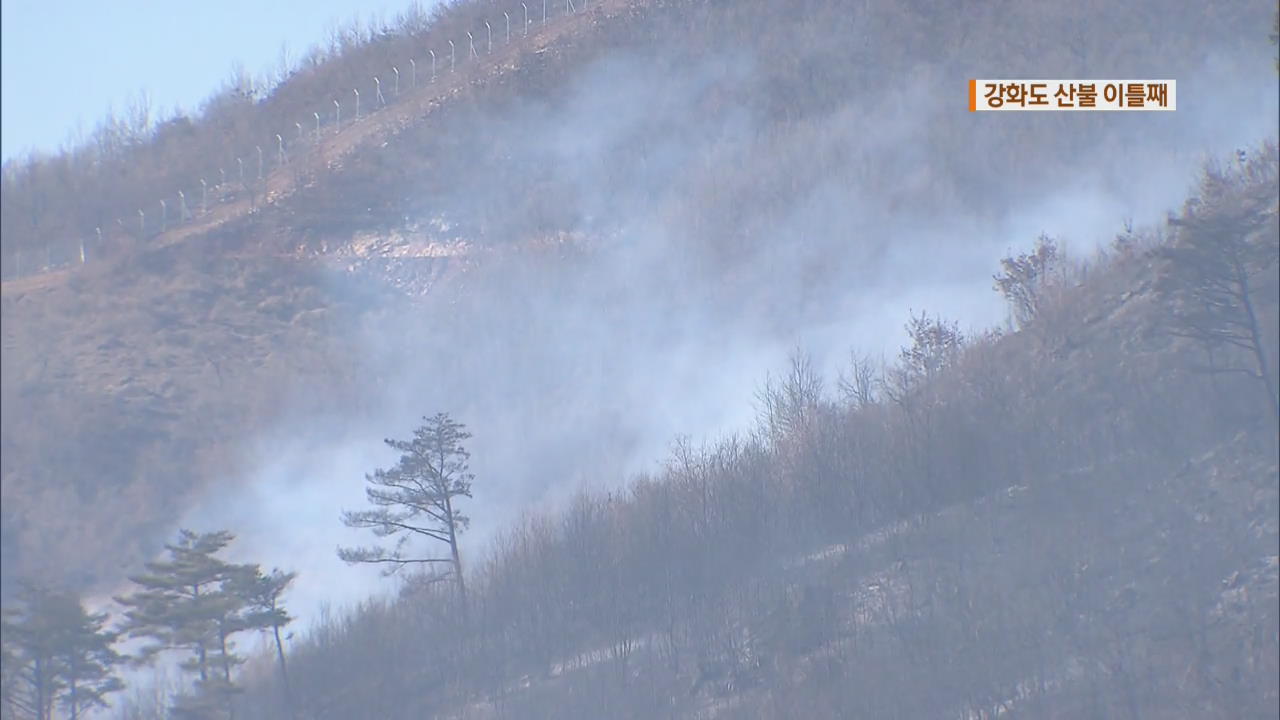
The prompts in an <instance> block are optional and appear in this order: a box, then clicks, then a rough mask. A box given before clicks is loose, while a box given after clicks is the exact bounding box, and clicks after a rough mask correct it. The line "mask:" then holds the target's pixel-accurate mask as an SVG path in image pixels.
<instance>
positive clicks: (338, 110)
mask: <svg viewBox="0 0 1280 720" xmlns="http://www.w3.org/2000/svg"><path fill="white" fill-rule="evenodd" d="M333 124H334V125H336V126H337V129H335V130H334V131H333V134H335V135H337V134H338V133H340V132H342V103H340V102H338V101H337V100H334V101H333Z"/></svg>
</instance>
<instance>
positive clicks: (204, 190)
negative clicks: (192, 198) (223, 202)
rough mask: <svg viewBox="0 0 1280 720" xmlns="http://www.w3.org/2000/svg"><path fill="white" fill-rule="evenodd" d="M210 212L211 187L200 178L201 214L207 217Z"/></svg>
mask: <svg viewBox="0 0 1280 720" xmlns="http://www.w3.org/2000/svg"><path fill="white" fill-rule="evenodd" d="M208 212H209V185H208V184H207V183H205V181H204V178H200V214H201V215H206V214H208Z"/></svg>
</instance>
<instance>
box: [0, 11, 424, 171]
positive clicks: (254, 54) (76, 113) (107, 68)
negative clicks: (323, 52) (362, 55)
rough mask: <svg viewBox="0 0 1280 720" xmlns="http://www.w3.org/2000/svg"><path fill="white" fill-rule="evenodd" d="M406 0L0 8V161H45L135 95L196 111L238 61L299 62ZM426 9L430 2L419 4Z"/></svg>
mask: <svg viewBox="0 0 1280 720" xmlns="http://www.w3.org/2000/svg"><path fill="white" fill-rule="evenodd" d="M408 4H409V0H390V1H381V0H364V1H360V0H307V1H306V2H301V1H300V0H272V1H271V2H252V1H250V0H216V1H215V2H184V3H174V2H144V1H143V0H112V1H111V2H101V0H97V1H94V2H91V1H89V0H64V1H63V2H57V1H56V0H55V1H53V2H48V1H40V0H34V1H33V0H4V2H2V3H0V135H2V137H0V155H2V156H3V158H4V159H5V160H8V159H10V158H12V157H14V156H16V155H20V154H23V153H25V152H26V151H29V150H38V151H46V152H51V151H54V150H56V149H57V148H58V147H59V146H61V145H62V144H63V143H64V142H66V141H68V140H69V139H70V138H71V137H72V135H73V133H74V132H75V131H76V128H77V126H79V127H81V128H83V131H84V133H85V135H88V133H90V132H91V131H92V130H93V128H94V127H95V126H96V125H97V124H98V121H99V120H100V119H101V118H102V117H103V116H104V115H105V114H106V111H107V109H108V107H114V108H115V110H116V111H117V112H119V111H121V110H123V109H124V108H125V107H126V106H127V105H128V102H129V100H130V99H131V98H133V97H136V96H137V95H138V93H139V92H140V91H146V92H147V93H149V94H150V96H151V102H152V107H154V108H157V109H159V110H160V111H161V112H162V113H164V114H165V115H168V114H169V113H170V112H171V111H172V110H173V108H175V107H181V108H183V109H184V110H190V111H194V110H196V109H197V108H198V106H199V104H200V102H201V101H202V100H204V99H205V98H206V97H208V96H209V94H210V93H212V92H213V91H214V90H215V89H217V88H218V87H219V86H220V85H221V83H222V82H223V80H224V79H226V78H227V77H229V76H230V74H231V69H232V67H233V65H234V64H235V63H236V62H240V63H242V64H243V65H244V67H245V69H247V70H248V71H250V72H251V73H254V74H255V75H257V74H259V73H262V72H265V71H267V70H269V69H272V68H273V67H274V66H275V65H276V64H277V62H278V60H279V57H280V52H281V47H282V46H284V47H287V48H288V50H289V52H290V53H291V55H292V57H293V58H294V59H296V58H298V57H300V56H301V55H303V54H304V53H305V51H306V50H307V49H308V48H310V47H311V46H312V45H314V44H316V43H317V42H319V41H320V40H321V39H322V38H324V37H325V36H326V35H327V31H328V29H329V28H330V27H332V26H333V25H335V24H338V23H342V24H345V23H346V21H348V20H351V19H352V18H354V17H359V18H360V19H361V20H368V19H369V18H370V17H371V16H378V17H387V18H391V17H392V16H394V15H395V14H396V13H398V12H400V11H401V10H403V9H404V8H406V7H407V6H408ZM421 4H422V5H423V7H426V8H430V7H431V6H432V5H434V4H435V2H434V0H424V1H423V2H422V3H421Z"/></svg>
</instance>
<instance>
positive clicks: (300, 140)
mask: <svg viewBox="0 0 1280 720" xmlns="http://www.w3.org/2000/svg"><path fill="white" fill-rule="evenodd" d="M293 126H294V127H296V128H298V142H299V143H301V142H302V123H300V122H296V123H294V124H293Z"/></svg>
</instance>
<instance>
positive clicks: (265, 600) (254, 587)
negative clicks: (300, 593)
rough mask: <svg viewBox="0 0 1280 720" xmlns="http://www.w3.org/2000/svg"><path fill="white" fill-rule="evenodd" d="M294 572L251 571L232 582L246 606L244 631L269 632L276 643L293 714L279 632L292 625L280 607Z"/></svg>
mask: <svg viewBox="0 0 1280 720" xmlns="http://www.w3.org/2000/svg"><path fill="white" fill-rule="evenodd" d="M297 576H298V574H297V573H294V572H282V571H281V570H279V569H278V568H277V569H272V571H271V574H270V575H267V574H264V573H263V572H262V570H261V569H259V568H257V567H254V568H253V571H252V572H251V573H243V574H241V575H240V576H239V577H238V578H237V579H236V581H235V588H234V592H235V593H236V594H237V595H238V596H239V597H241V598H242V599H243V600H244V601H245V603H246V608H245V614H244V616H243V617H244V624H245V626H246V628H247V629H253V630H270V631H271V634H272V637H273V638H274V640H275V646H276V660H277V662H278V663H279V666H280V680H281V683H282V684H283V686H284V695H285V698H284V699H285V703H286V705H287V706H288V707H289V709H290V712H293V707H294V703H293V688H292V686H291V685H290V683H289V667H288V664H287V663H286V662H285V656H284V643H283V642H282V641H281V639H280V629H281V628H283V627H284V626H286V625H288V624H289V623H291V622H293V616H291V615H290V614H289V612H288V611H287V610H285V608H284V606H283V605H282V604H281V597H282V596H283V595H284V593H285V591H286V590H288V589H289V586H290V585H291V584H292V583H293V581H294V579H295V578H296V577H297Z"/></svg>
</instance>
